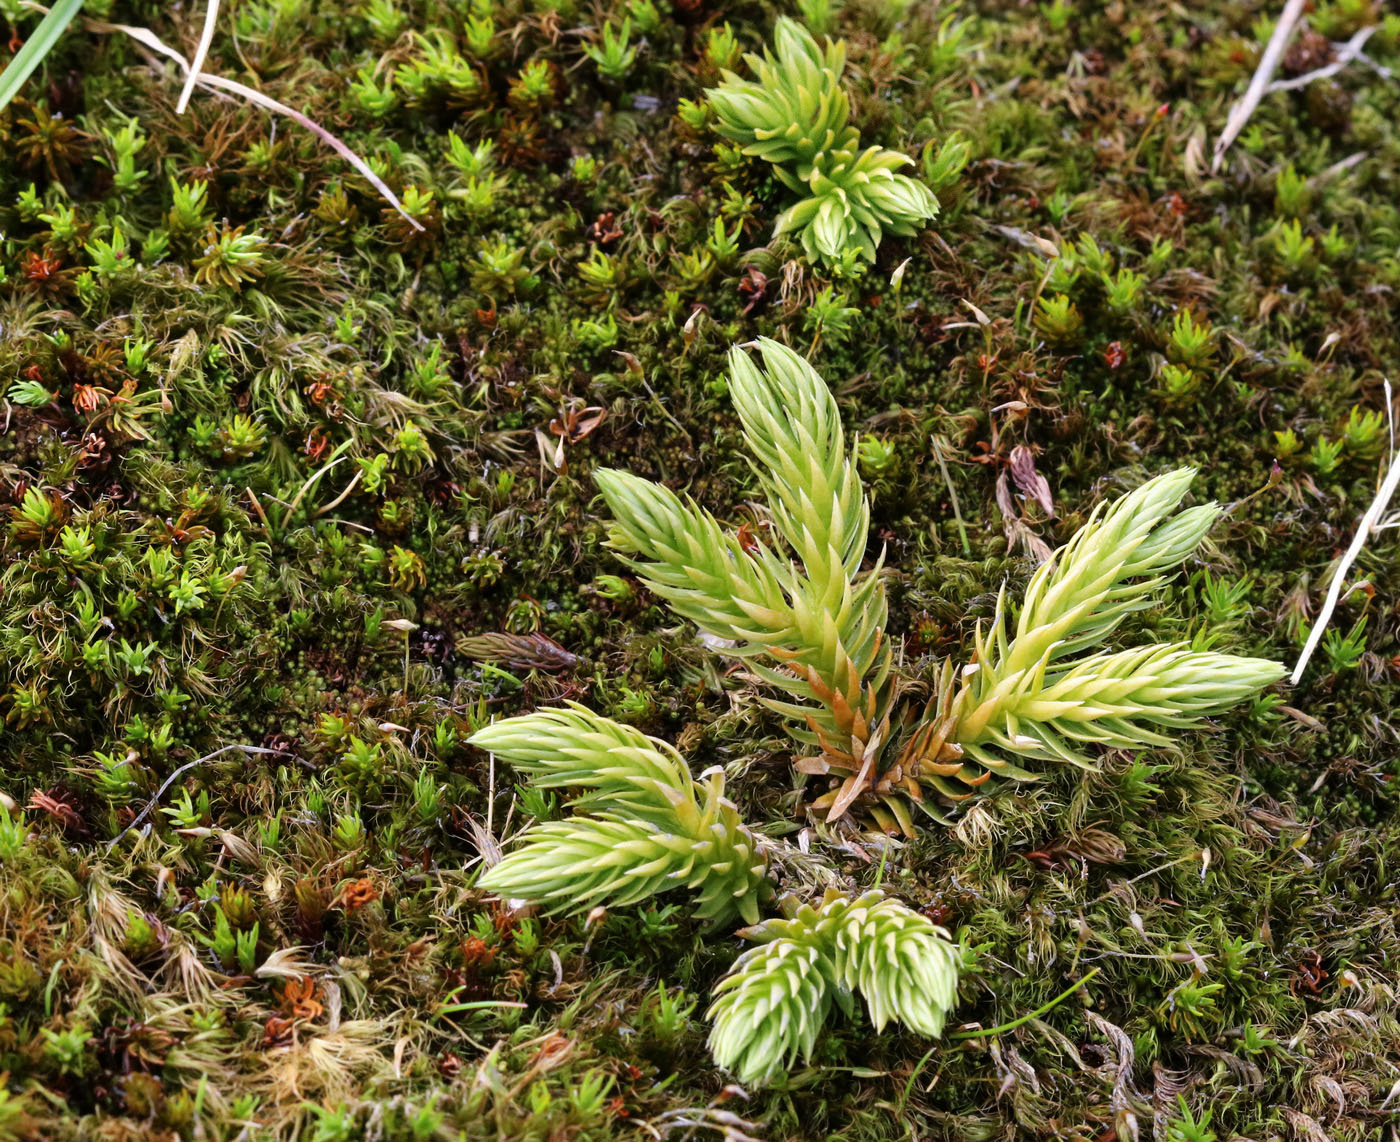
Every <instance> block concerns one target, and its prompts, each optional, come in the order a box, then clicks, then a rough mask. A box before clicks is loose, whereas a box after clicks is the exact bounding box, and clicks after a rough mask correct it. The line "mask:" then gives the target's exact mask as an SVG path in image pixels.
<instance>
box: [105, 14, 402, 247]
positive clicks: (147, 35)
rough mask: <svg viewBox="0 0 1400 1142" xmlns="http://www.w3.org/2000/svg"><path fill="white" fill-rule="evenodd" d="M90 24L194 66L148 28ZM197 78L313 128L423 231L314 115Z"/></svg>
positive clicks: (238, 86) (219, 79)
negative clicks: (118, 33)
mask: <svg viewBox="0 0 1400 1142" xmlns="http://www.w3.org/2000/svg"><path fill="white" fill-rule="evenodd" d="M87 24H88V27H90V28H91V29H93V31H97V32H123V33H125V34H126V35H128V36H130V37H131V38H132V39H133V40H135V41H136V42H137V43H138V44H143V45H145V46H146V47H148V48H150V49H151V51H153V52H158V53H159V54H160V55H163V56H165V57H166V58H167V59H172V60H174V61H175V62H176V63H177V64H179V65H180V68H181V70H183V71H185V72H186V73H189V72H190V70H191V69H190V64H189V61H188V60H187V59H185V57H184V56H182V55H181V54H180V53H179V52H177V51H176V50H175V49H174V48H172V47H170V45H168V44H167V43H165V42H164V41H163V40H162V39H161V38H160V37H159V36H157V35H156V34H155V33H154V32H152V31H151V30H150V29H149V28H134V27H132V26H131V25H130V24H108V23H105V22H104V21H101V20H89V21H88V22H87ZM195 82H196V83H198V84H200V85H202V86H204V87H212V88H215V89H217V90H221V91H227V92H230V93H232V94H234V95H237V96H238V97H239V98H241V99H246V100H247V101H248V102H249V103H253V104H255V105H257V106H258V107H262V108H265V109H266V110H268V111H272V112H274V113H275V114H278V115H285V116H286V117H287V118H288V119H290V120H291V121H292V122H293V123H296V124H297V125H298V126H300V127H304V128H306V130H308V131H310V132H311V133H312V134H313V135H315V136H316V137H317V138H318V139H320V140H321V141H322V142H323V143H325V144H326V146H328V147H330V149H331V150H333V151H334V152H335V153H336V154H338V155H339V156H340V157H341V158H342V159H344V160H345V161H346V162H347V163H349V164H350V165H351V166H352V167H354V168H355V169H356V170H357V171H359V172H360V174H362V175H363V176H364V177H365V178H366V179H367V180H369V183H370V185H371V186H373V187H374V189H375V190H377V191H379V193H380V194H382V195H383V196H384V198H385V200H386V201H387V202H388V203H389V205H391V206H392V207H393V208H394V209H395V210H397V211H398V212H399V213H400V214H401V215H402V216H403V217H404V220H405V221H407V222H408V224H409V225H410V226H412V227H413V228H414V229H415V230H420V231H421V230H422V229H423V226H422V224H421V223H420V222H419V221H418V219H416V218H414V217H413V215H411V214H410V213H409V212H408V211H407V210H405V209H404V207H403V203H402V202H400V201H399V197H398V195H396V194H395V193H394V192H393V191H392V190H390V189H389V187H388V185H387V184H386V183H385V182H384V180H383V179H382V178H380V177H379V176H378V175H377V174H375V173H374V171H372V170H370V169H369V165H368V164H367V163H366V162H365V161H364V159H362V158H360V156H359V155H357V154H356V153H355V152H354V151H352V150H351V149H350V148H349V147H347V146H346V145H345V144H344V143H342V142H341V141H340V140H339V139H338V138H337V137H336V136H335V135H332V134H331V133H330V132H329V131H327V130H326V129H325V128H324V127H322V126H321V124H319V123H317V122H316V121H315V120H314V119H312V118H310V117H308V116H307V115H304V114H302V112H300V111H297V110H296V109H295V108H292V107H288V106H287V105H286V104H285V103H279V102H277V100H275V99H273V98H271V97H270V96H267V95H264V94H263V93H262V92H261V91H258V90H257V89H256V88H252V87H248V86H247V85H246V84H242V83H238V82H236V81H234V80H232V79H225V78H224V77H223V76H221V75H209V74H207V73H206V72H199V73H198V74H197V75H196V78H195Z"/></svg>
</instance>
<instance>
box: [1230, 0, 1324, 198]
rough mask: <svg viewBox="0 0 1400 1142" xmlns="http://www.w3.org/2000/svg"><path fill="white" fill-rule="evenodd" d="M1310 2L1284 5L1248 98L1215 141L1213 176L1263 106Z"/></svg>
mask: <svg viewBox="0 0 1400 1142" xmlns="http://www.w3.org/2000/svg"><path fill="white" fill-rule="evenodd" d="M1306 3H1307V0H1288V3H1287V4H1285V5H1284V6H1283V12H1282V14H1281V15H1280V16H1279V18H1278V23H1277V24H1275V25H1274V34H1273V35H1272V36H1270V37H1269V43H1268V46H1267V47H1266V48H1265V49H1264V55H1263V57H1262V58H1261V59H1260V60H1259V66H1258V67H1257V68H1255V69H1254V78H1253V79H1251V80H1250V81H1249V87H1248V89H1247V90H1246V91H1245V93H1244V98H1243V99H1241V100H1240V101H1239V102H1238V103H1236V104H1235V105H1234V107H1232V108H1231V109H1230V118H1229V119H1228V120H1226V122H1225V129H1224V130H1223V131H1221V132H1220V138H1218V139H1216V140H1215V157H1214V158H1212V159H1211V162H1210V173H1211V174H1215V173H1216V172H1217V171H1219V170H1220V164H1221V163H1222V162H1223V161H1224V159H1225V152H1226V151H1227V150H1229V148H1230V144H1231V143H1233V142H1234V141H1235V140H1236V139H1237V138H1238V137H1239V134H1240V132H1241V131H1243V130H1244V126H1245V124H1246V123H1248V122H1249V117H1250V116H1251V115H1253V114H1254V109H1255V108H1256V107H1258V106H1259V101H1260V100H1261V99H1263V98H1264V91H1265V89H1266V88H1267V87H1268V85H1269V80H1271V79H1272V78H1273V77H1274V72H1275V71H1276V70H1277V69H1278V65H1279V60H1280V59H1282V58H1283V52H1284V49H1285V48H1287V47H1288V41H1289V40H1290V39H1292V38H1293V29H1294V28H1296V27H1297V26H1298V21H1299V20H1300V19H1301V18H1302V16H1303V5H1304V4H1306Z"/></svg>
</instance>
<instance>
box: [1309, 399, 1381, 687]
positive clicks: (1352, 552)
mask: <svg viewBox="0 0 1400 1142" xmlns="http://www.w3.org/2000/svg"><path fill="white" fill-rule="evenodd" d="M1389 395H1390V384H1389V382H1387V384H1386V396H1387V397H1388V396H1389ZM1388 403H1389V401H1387V404H1388ZM1397 487H1400V454H1397V455H1393V456H1392V457H1391V460H1390V470H1389V471H1388V472H1387V473H1386V474H1385V479H1384V480H1382V481H1381V486H1380V490H1379V491H1377V492H1376V498H1375V499H1373V500H1372V501H1371V506H1370V507H1369V508H1367V509H1366V514H1365V515H1363V516H1362V517H1361V522H1360V523H1359V524H1357V526H1356V534H1355V535H1354V536H1352V537H1351V546H1350V547H1348V548H1347V553H1346V554H1345V555H1343V556H1342V561H1341V562H1340V563H1339V564H1337V570H1336V572H1335V573H1334V574H1333V575H1332V583H1331V585H1330V586H1329V587H1328V588H1327V599H1326V600H1325V601H1324V602H1323V604H1322V611H1321V613H1320V614H1319V615H1318V616H1317V621H1316V622H1315V623H1313V628H1312V630H1311V631H1310V632H1309V633H1308V641H1307V643H1306V644H1305V645H1304V646H1303V653H1302V654H1301V655H1299V657H1298V665H1297V666H1295V667H1294V668H1293V677H1292V678H1290V679H1289V681H1290V682H1292V684H1293V685H1294V686H1296V685H1298V679H1300V678H1301V677H1302V676H1303V670H1304V669H1305V668H1306V667H1307V665H1308V659H1309V658H1311V657H1312V654H1313V651H1314V650H1316V649H1317V644H1318V643H1319V642H1320V641H1322V632H1323V631H1324V630H1326V629H1327V623H1328V621H1329V620H1330V619H1331V618H1332V612H1333V611H1334V610H1336V609H1337V601H1338V600H1339V599H1340V598H1341V596H1342V585H1343V584H1344V583H1345V581H1346V577H1347V572H1348V571H1349V570H1351V565H1352V564H1353V563H1355V562H1356V560H1357V557H1358V556H1359V555H1360V554H1361V549H1362V548H1363V547H1365V546H1366V540H1367V539H1369V538H1370V536H1371V532H1372V531H1374V530H1375V529H1376V524H1377V523H1378V522H1380V518H1381V516H1382V515H1384V514H1385V509H1386V508H1387V507H1388V506H1389V505H1390V499H1391V497H1392V496H1393V495H1395V489H1396V488H1397Z"/></svg>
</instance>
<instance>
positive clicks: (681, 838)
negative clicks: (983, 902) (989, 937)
mask: <svg viewBox="0 0 1400 1142" xmlns="http://www.w3.org/2000/svg"><path fill="white" fill-rule="evenodd" d="M471 742H472V744H473V745H476V746H479V747H481V748H482V749H487V750H491V751H492V752H494V753H496V754H498V755H499V756H501V757H503V758H505V759H507V760H509V761H510V762H511V763H512V764H513V765H514V766H515V768H516V769H518V770H520V771H521V772H522V773H524V774H526V775H527V777H528V778H529V780H530V782H531V785H532V787H533V788H534V789H535V790H539V791H544V790H551V789H566V788H572V789H575V790H582V791H583V792H580V793H578V794H577V795H576V796H575V799H574V803H573V804H574V809H575V810H576V811H575V813H574V815H573V816H571V817H569V818H567V819H565V820H562V821H547V822H545V823H543V824H539V825H535V826H533V827H532V828H530V829H527V830H526V832H525V835H524V838H523V844H522V845H521V847H519V848H517V849H516V850H515V851H514V852H512V853H510V854H509V855H508V856H506V857H505V858H504V859H502V860H500V861H498V862H497V863H496V864H494V865H493V866H492V867H491V868H489V869H488V870H487V871H486V873H485V875H483V876H482V878H481V880H480V885H481V887H483V888H486V889H489V890H491V891H493V892H497V893H499V894H500V895H502V896H503V897H506V898H513V899H521V900H524V901H528V902H529V903H532V904H538V905H541V906H544V907H546V908H548V909H550V910H551V911H555V912H574V913H577V912H583V911H587V910H588V909H590V908H592V907H594V906H596V905H600V904H606V905H614V906H619V907H625V906H629V905H634V904H639V903H641V902H642V901H644V900H647V899H649V898H651V897H652V896H654V895H656V894H657V893H659V892H663V891H666V890H668V889H672V888H677V887H683V888H687V889H690V890H691V891H693V892H695V893H696V894H697V895H698V897H699V901H698V904H697V906H696V908H695V916H696V917H697V918H698V919H703V920H708V921H711V922H712V923H713V924H715V925H721V924H724V923H726V922H729V921H731V920H732V919H733V918H734V916H735V915H736V914H738V915H739V916H742V917H743V918H744V920H745V921H746V922H747V923H748V924H749V925H750V926H749V927H748V928H745V929H742V930H741V931H740V932H739V935H741V936H743V937H745V938H747V939H750V940H755V941H758V942H759V946H758V947H755V948H752V949H750V950H749V951H747V952H745V953H744V954H743V955H742V956H740V957H739V959H738V960H737V961H736V962H735V964H734V966H733V968H732V970H731V971H730V973H729V974H728V975H726V976H725V977H724V978H723V979H722V980H721V981H720V983H719V984H718V985H717V986H716V988H715V1000H714V1003H713V1005H712V1006H711V1008H710V1012H709V1014H710V1017H711V1018H712V1019H713V1020H714V1030H713V1032H712V1034H711V1036H710V1047H711V1050H712V1052H713V1053H714V1056H715V1061H716V1062H717V1063H719V1065H720V1066H722V1067H725V1068H726V1069H728V1070H731V1071H733V1072H734V1073H735V1074H737V1075H738V1076H739V1077H740V1078H741V1079H742V1080H743V1081H745V1082H750V1083H763V1082H766V1081H768V1080H769V1079H771V1078H772V1077H773V1076H774V1074H775V1073H776V1072H777V1071H778V1070H779V1069H780V1068H781V1067H783V1066H785V1065H788V1064H790V1063H792V1062H793V1060H794V1059H795V1058H796V1057H798V1056H801V1057H803V1058H807V1057H810V1055H811V1053H812V1049H813V1047H814V1045H815V1043H816V1037H817V1034H818V1032H819V1031H820V1030H821V1027H822V1025H823V1023H824V1022H825V1020H826V1017H827V1015H828V1013H829V1011H830V1008H831V1004H832V1002H833V1001H835V1002H836V1003H837V1004H839V1005H840V1006H841V1008H842V1009H843V1010H844V1011H845V1012H846V1014H848V1015H849V1014H851V1011H852V997H853V995H854V994H856V993H859V994H860V995H862V996H863V997H864V998H865V1001H866V1006H867V1008H868V1011H869V1014H870V1019H871V1022H872V1023H873V1024H874V1025H875V1030H876V1031H880V1030H882V1029H883V1028H884V1027H885V1025H886V1024H887V1023H889V1022H890V1021H891V1020H895V1019H898V1020H900V1021H902V1022H903V1023H905V1024H907V1025H908V1026H909V1027H911V1028H912V1029H914V1030H915V1031H918V1032H920V1033H921V1034H924V1035H928V1036H930V1037H933V1038H937V1037H938V1036H939V1035H940V1034H941V1033H942V1031H943V1024H944V1020H945V1018H946V1016H947V1013H948V1011H949V1010H950V1009H951V1008H952V1007H953V1005H954V1004H955V1003H956V1001H957V982H958V970H959V965H960V963H961V953H960V952H959V950H958V948H957V946H956V945H954V944H953V943H952V942H951V941H950V940H949V938H948V934H947V932H945V931H944V930H943V929H941V928H939V927H937V926H936V925H934V924H933V923H931V922H930V921H929V920H927V919H925V918H924V917H923V916H921V915H919V914H918V913H917V912H914V911H913V910H911V909H909V908H907V907H906V906H905V905H903V904H900V903H899V902H898V901H896V900H890V899H886V898H885V896H884V893H882V892H880V891H878V890H874V891H870V892H866V893H865V894H863V895H861V896H859V897H857V898H852V897H850V896H848V895H845V894H843V893H841V892H838V891H835V890H832V891H829V892H828V893H827V894H826V896H825V898H824V899H823V901H822V903H821V905H820V906H819V907H816V908H813V907H812V906H810V905H804V904H801V903H800V902H798V901H796V900H794V899H792V898H788V899H787V900H786V901H785V902H784V909H785V912H786V914H787V915H786V918H783V919H772V920H767V921H764V922H762V923H759V922H758V905H759V904H760V902H762V901H763V900H765V899H767V898H768V897H770V896H771V895H772V892H773V883H772V881H771V880H770V879H769V875H768V860H767V855H766V853H765V852H764V849H763V848H762V847H761V846H760V844H759V843H758V842H757V840H756V838H755V837H754V835H753V834H752V833H751V832H750V831H749V829H748V828H747V827H746V826H745V825H743V824H742V823H741V822H740V820H739V816H738V810H737V809H736V808H735V807H734V805H733V804H732V803H731V802H729V801H728V800H726V799H725V798H724V796H723V793H724V779H723V777H722V775H721V774H720V773H719V771H718V770H712V771H710V772H708V773H707V774H706V775H705V779H704V780H702V781H696V780H695V779H694V778H692V777H691V775H690V770H689V768H688V767H687V766H686V764H685V762H684V761H683V760H682V759H681V757H680V755H679V754H677V753H676V751H675V750H674V749H672V748H671V747H669V746H667V745H666V744H665V743H664V742H661V741H658V740H656V739H655V738H649V737H647V736H646V735H644V734H642V733H641V732H639V731H638V730H635V729H633V728H631V727H630V726H624V725H621V724H619V723H617V722H614V721H612V720H611V719H608V718H603V717H600V716H598V715H597V714H594V713H591V712H590V711H588V710H587V709H585V708H584V707H582V706H579V705H577V704H572V703H571V704H570V705H569V706H568V707H566V708H564V709H557V710H543V711H540V712H537V713H534V714H527V715H524V716H523V717H517V718H508V719H506V720H504V721H500V722H496V723H495V724H494V725H491V726H488V727H486V728H485V729H482V730H478V731H477V733H476V734H474V735H473V737H472V738H471Z"/></svg>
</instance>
